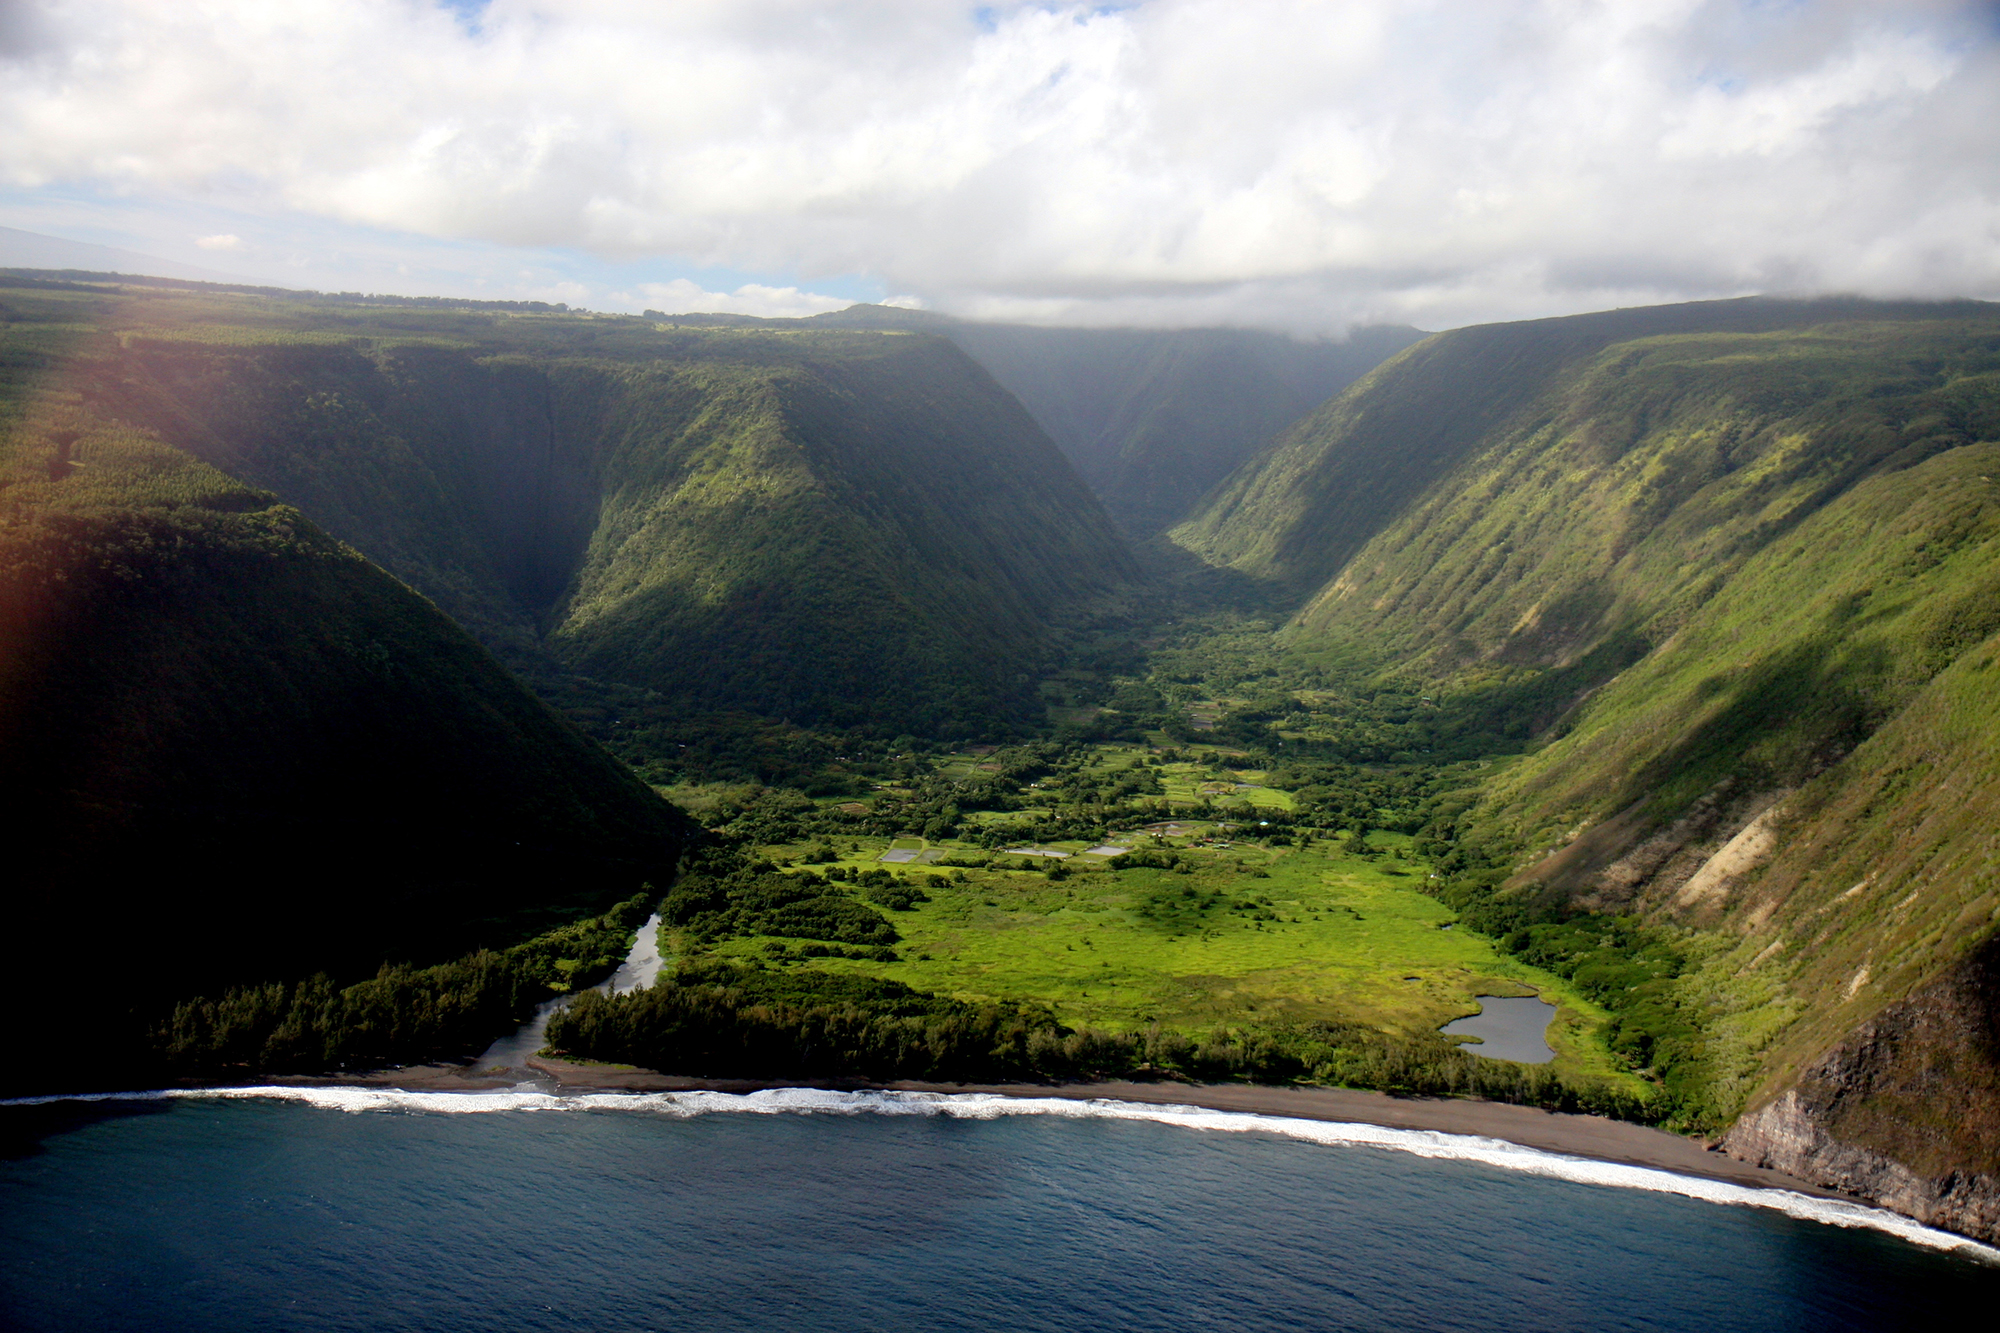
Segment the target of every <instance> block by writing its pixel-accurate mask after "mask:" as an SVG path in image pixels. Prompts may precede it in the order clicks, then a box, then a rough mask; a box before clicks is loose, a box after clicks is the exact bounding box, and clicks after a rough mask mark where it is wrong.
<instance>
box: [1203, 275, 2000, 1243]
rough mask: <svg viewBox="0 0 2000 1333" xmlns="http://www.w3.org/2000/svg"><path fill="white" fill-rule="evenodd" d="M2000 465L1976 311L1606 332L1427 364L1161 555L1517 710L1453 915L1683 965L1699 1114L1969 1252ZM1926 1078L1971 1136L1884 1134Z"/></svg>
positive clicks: (1302, 644)
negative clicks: (1462, 907)
mask: <svg viewBox="0 0 2000 1333" xmlns="http://www.w3.org/2000/svg"><path fill="white" fill-rule="evenodd" d="M1996 441H2000V312H1996V310H1995V308H1994V307H1992V306H1985V305H1978V304H1974V303H1945V304H1936V305H1928V306H1926V305H1877V304H1870V303H1862V302H1803V303H1801V302H1775V301H1747V302H1726V303H1711V304H1708V305H1697V306H1687V307H1672V308H1666V309H1662V310H1652V311H1647V310H1636V311H1619V312H1613V313H1610V314H1606V315H1593V316H1584V317H1579V318H1576V319H1566V320H1550V321H1538V322H1533V323H1529V324H1523V325H1512V326H1492V327H1488V328H1482V329H1472V330H1460V331H1457V332H1454V333H1450V334H1444V335H1439V336H1438V337H1437V338H1434V339H1432V340H1430V341H1429V342H1426V343H1424V344H1421V345H1419V346H1418V347H1415V348H1412V349H1411V350H1410V351H1408V352H1406V353H1404V354H1403V355H1401V356H1400V357H1398V358H1396V359H1394V360H1392V361H1390V362H1389V363H1387V364H1385V365H1384V366H1382V367H1381V368H1379V369H1378V370H1377V371H1375V372H1374V373H1373V374H1371V375H1370V376H1369V377H1367V378H1366V379H1364V380H1363V381H1362V382H1361V383H1359V384H1357V385H1356V386H1355V387H1354V388H1352V389H1350V390H1349V391H1347V392H1346V393H1345V394H1343V395H1341V396H1340V397H1339V398H1338V399H1336V400H1335V401H1334V402H1333V403H1330V404H1329V405H1328V406H1327V407H1326V408H1324V409H1322V410H1321V411H1320V412H1319V413H1316V414H1315V415H1314V416H1313V417H1311V418H1308V419H1307V421H1305V422H1303V423H1301V424H1300V426H1299V427H1297V428H1296V429H1295V430H1294V431H1293V432H1291V433H1290V434H1289V435H1287V436H1286V437H1285V438H1284V439H1282V440H1281V441H1280V442H1279V443H1278V444H1276V445H1274V446H1273V448H1272V449H1271V450H1270V451H1269V452H1267V453H1266V454H1265V455H1264V456H1263V457H1262V458H1261V459H1259V460H1258V461H1257V462H1256V463H1254V464H1252V465H1250V466H1248V467H1246V468H1245V469H1244V470H1243V471H1242V472H1241V473H1239V474H1238V475H1237V476H1236V477H1234V478H1232V480H1231V481H1230V482H1229V483H1228V484H1226V485H1225V486H1224V487H1223V488H1222V489H1221V490H1219V491H1218V492H1217V494H1216V497H1215V498H1214V500H1213V502H1212V503H1211V505H1210V506H1209V508H1208V509H1207V510H1206V512H1205V513H1203V514H1202V515H1200V516H1198V517H1197V518H1196V519H1195V520H1192V521H1190V523H1188V524H1186V525H1183V526H1182V527H1181V528H1179V529H1177V530H1176V532H1175V534H1174V536H1175V539H1176V540H1177V541H1180V542H1182V543H1184V544H1185V545H1187V546H1188V547H1189V548H1190V549H1192V550H1194V551H1196V552H1198V553H1201V554H1203V555H1204V556H1205V557H1206V558H1208V559H1211V560H1215V561H1218V562H1223V563H1225V564H1226V565H1228V567H1231V568H1234V569H1237V570H1240V571H1242V572H1244V573H1246V574H1249V575H1251V576H1253V577H1256V578H1259V579H1263V580H1266V581H1267V582H1269V583H1270V584H1271V585H1273V586H1277V587H1283V588H1289V589H1292V590H1293V594H1294V596H1295V597H1296V598H1297V599H1298V605H1299V610H1298V613H1297V615H1296V616H1295V618H1294V620H1293V622H1292V624H1291V625H1290V627H1289V628H1288V629H1287V630H1286V632H1285V635H1284V638H1285V641H1286V643H1287V644H1288V645H1289V646H1290V647H1291V648H1292V649H1293V650H1294V651H1295V652H1299V653H1302V654H1305V655H1307V656H1308V657H1318V658H1324V659H1329V660H1334V661H1338V662H1340V663H1342V664H1344V665H1345V666H1346V667H1347V668H1349V669H1357V670H1361V671H1363V672H1364V673H1366V672H1373V673H1375V674H1376V676H1377V678H1389V677H1395V678H1397V679H1399V680H1402V681H1404V682H1415V683H1416V688H1417V692H1420V693H1422V694H1423V695H1425V696H1426V698H1427V700H1428V701H1429V703H1430V704H1431V706H1432V707H1433V709H1434V710H1435V712H1436V713H1437V714H1438V715H1439V716H1440V717H1441V718H1447V719H1448V718H1453V717H1458V718H1467V717H1470V718H1474V719H1476V718H1478V717H1479V716H1482V715H1486V714H1491V715H1494V716H1505V717H1511V718H1530V719H1532V726H1533V729H1534V730H1535V731H1536V732H1537V733H1538V734H1537V737H1536V740H1535V743H1534V744H1532V745H1530V746H1528V747H1526V748H1527V753H1525V754H1524V755H1522V756H1521V757H1520V758H1518V759H1515V760H1513V761H1511V762H1510V763H1508V764H1506V765H1504V766H1502V767H1500V768H1499V769H1497V770H1495V771H1494V773H1493V775H1492V776H1490V777H1489V778H1488V779H1487V780H1486V781H1485V782H1484V783H1483V784H1482V786H1481V788H1480V789H1479V791H1478V793H1477V795H1476V798H1475V799H1473V800H1472V801H1471V802H1470V804H1469V805H1468V806H1466V808H1463V809H1460V808H1458V805H1463V804H1464V803H1463V802H1460V803H1458V805H1454V807H1453V809H1452V812H1451V813H1450V814H1449V815H1448V816H1441V817H1440V820H1439V822H1438V824H1437V826H1436V827H1435V828H1434V830H1433V839H1434V840H1433V843H1432V845H1434V846H1435V847H1437V848H1439V849H1441V850H1442V851H1443V853H1444V855H1443V864H1444V865H1445V866H1446V868H1447V871H1448V873H1449V874H1450V875H1451V876H1452V877H1453V879H1452V883H1453V885H1454V886H1455V887H1454V888H1453V889H1452V890H1451V891H1453V892H1455V893H1457V894H1459V896H1460V897H1461V898H1464V899H1465V900H1466V901H1472V902H1480V903H1485V904H1488V905H1491V906H1492V907H1493V908H1494V909H1495V910H1498V908H1501V907H1505V908H1506V909H1507V910H1508V911H1511V912H1515V913H1516V916H1515V918H1514V919H1516V920H1520V919H1545V918H1561V917H1564V916H1573V914H1577V913H1583V914H1586V915H1584V916H1580V917H1574V918H1573V919H1576V920H1580V921H1605V920H1606V919H1608V918H1611V917H1619V918H1624V919H1627V920H1636V921H1638V922H1641V923H1644V928H1646V929H1649V930H1651V931H1653V932H1655V933H1656V935H1657V938H1658V939H1660V940H1661V941H1662V947H1667V946H1669V945H1670V946H1671V948H1672V949H1673V950H1675V951H1676V956H1678V957H1679V958H1680V959H1681V960H1682V966H1683V968H1684V971H1683V973H1682V974H1681V975H1679V976H1678V977H1677V978H1675V979H1674V980H1673V981H1672V983H1671V984H1670V985H1669V986H1668V987H1667V989H1666V990H1665V991H1664V992H1660V991H1659V990H1658V988H1656V987H1653V988H1648V990H1649V992H1652V993H1651V995H1650V997H1649V998H1648V999H1647V1000H1646V1001H1645V1002H1646V1003H1649V1004H1657V1005H1659V1006H1662V1007H1664V1008H1665V1009H1668V1010H1671V1011H1672V1013H1671V1016H1670V1021H1668V1022H1666V1023H1664V1024H1663V1030H1664V1028H1665V1027H1671V1028H1672V1029H1673V1030H1675V1031H1677V1032H1680V1033H1683V1034H1685V1035H1684V1037H1682V1038H1679V1039H1677V1040H1676V1041H1675V1042H1671V1043H1663V1044H1662V1045H1661V1046H1660V1047H1659V1048H1658V1050H1657V1051H1656V1055H1658V1057H1659V1058H1662V1059H1666V1058H1671V1059H1673V1060H1675V1061H1677V1062H1678V1064H1677V1067H1676V1069H1675V1071H1674V1074H1675V1077H1674V1079H1672V1080H1670V1081H1671V1083H1672V1085H1673V1086H1675V1087H1677V1088H1678V1089H1680V1090H1681V1091H1680V1094H1679V1095H1682V1096H1684V1097H1685V1098H1686V1102H1685V1104H1684V1105H1683V1106H1682V1107H1681V1109H1680V1111H1679V1112H1678V1114H1681V1115H1683V1116H1685V1117H1686V1118H1687V1120H1688V1121H1689V1122H1690V1123H1696V1124H1709V1125H1726V1124H1727V1123H1729V1122H1730V1121H1731V1120H1732V1119H1734V1118H1735V1117H1736V1116H1738V1115H1739V1114H1740V1113H1741V1112H1742V1111H1743V1110H1744V1109H1745V1108H1746V1107H1748V1108H1752V1109H1753V1112H1754V1114H1753V1117H1752V1119H1751V1120H1747V1121H1745V1122H1744V1125H1745V1128H1743V1129H1742V1130H1740V1131H1739V1133H1738V1134H1737V1135H1735V1136H1732V1138H1731V1139H1730V1140H1729V1142H1730V1143H1731V1144H1732V1145H1733V1146H1736V1147H1739V1148H1741V1149H1742V1150H1743V1151H1746V1152H1753V1155H1756V1154H1757V1153H1765V1152H1767V1151H1768V1152H1771V1153H1776V1152H1778V1151H1779V1149H1778V1148H1777V1147H1773V1146H1771V1145H1773V1144H1776V1143H1778V1142H1779V1140H1780V1139H1784V1141H1786V1142H1789V1143H1791V1144H1792V1147H1790V1148H1787V1149H1784V1151H1785V1152H1789V1153H1790V1154H1791V1157H1790V1158H1789V1159H1788V1160H1792V1161H1794V1162H1796V1163H1797V1164H1798V1166H1799V1168H1800V1169H1801V1170H1803V1171H1805V1172H1806V1173H1807V1174H1808V1175H1810V1176H1812V1177H1813V1178H1816V1179H1822V1180H1824V1181H1825V1182H1826V1183H1831V1184H1836V1185H1841V1186H1843V1187H1848V1186H1849V1185H1853V1186H1854V1187H1856V1188H1860V1187H1861V1186H1863V1185H1865V1186H1866V1188H1867V1189H1869V1190H1877V1191H1887V1192H1886V1193H1882V1194H1881V1195H1880V1197H1882V1198H1883V1199H1884V1201H1886V1202H1889V1203H1891V1204H1892V1205H1893V1206H1898V1207H1909V1208H1912V1209H1917V1210H1919V1211H1921V1210H1923V1209H1932V1208H1935V1209H1942V1210H1943V1211H1940V1212H1938V1213H1937V1215H1938V1216H1940V1217H1947V1218H1955V1219H1957V1220H1955V1221H1950V1222H1949V1223H1948V1224H1950V1225H1954V1226H1960V1227H1964V1228H1969V1229H1977V1228H1979V1227H1983V1226H1988V1225H1989V1223H1988V1222H1986V1221H1981V1220H1980V1219H1981V1218H1984V1217H1986V1216H1987V1213H1984V1212H1982V1211H1981V1209H1982V1208H1988V1207H1990V1205H1989V1204H1981V1203H1969V1202H1966V1201H1967V1200H1973V1199H1977V1198H1980V1197H1983V1196H1981V1194H1980V1191H1981V1190H1982V1189H1986V1188H1988V1185H1980V1184H1978V1183H1977V1182H1976V1181H1974V1177H1982V1178H1983V1177H1988V1176H1990V1175H1991V1162H1992V1158H1991V1143H1992V1141H1993V1135H1994V1134H1995V1133H1996V1132H2000V1130H1996V1127H2000V1104H1994V1103H1992V1102H1991V1100H1990V1098H1987V1097H1986V1095H1985V1094H1984V1093H1982V1092H1981V1091H1980V1089H1981V1088H1982V1087H1987V1086H1989V1085H1990V1077H1991V1074H1990V1070H1991V1061H1992V1048H1991V1045H1990V1040H1989V1038H1988V1037H1986V1036H1982V1035H1981V1034H1982V1033H1985V1032H1987V1031H1989V1029H1988V1028H1982V1027H1981V1026H1980V1024H1981V1023H1982V1022H1985V1021H1987V1020H1983V1019H1980V1018H1979V1017H1978V1015H1979V1014H1980V1013H1990V1007H1989V1008H1987V1009H1981V1008H1980V1006H1981V1005H1988V1006H1990V1004H1991V999H1992V997H1991V993H1990V991H1982V990H1981V988H1982V987H1987V986H1989V984H1990V982H1991V981H1992V975H1993V974H1992V970H1991V968H1990V966H1988V965H1985V964H1981V963H1978V962H1977V961H1976V960H1977V959H1979V958H1982V957H1987V956H1988V954H1983V953H1981V952H1980V951H1981V950H1989V951H1990V948H1991V945H1990V941H1991V940H1992V938H1993V931H1994V927H1995V924H1996V922H2000V880H1996V864H1995V851H1996V844H1995V842H1994V839H1993V833H1992V830H1993V829H1994V828H1995V827H1996V826H2000V824H1996V821H2000V808H1996V805H1995V802H1996V800H2000V796H1996V793H2000V692H1996V691H1995V690H1994V689H1993V687H1992V681H1993V679H1994V677H1993V676H1992V675H1991V672H1992V670H1993V668H1994V664H1995V663H1996V661H2000V637H1996V634H2000V609H1996V608H2000V481H1996V478H2000V443H1996ZM1440 726H1441V728H1442V724H1440ZM1440 734H1443V731H1442V730H1441V731H1440ZM1520 913H1527V914H1529V915H1528V917H1527V918H1522V917H1521V916H1520V915H1519V914H1520ZM1537 913H1539V914H1542V916H1541V918H1536V917H1535V916H1534V914H1537ZM1982 995H1984V996H1985V998H1980V997H1981V996H1982ZM1952 997H1956V998H1952ZM1615 1007H1616V1006H1615V1004H1614V1008H1615ZM1950 1015H1957V1016H1958V1017H1955V1018H1954V1017H1950ZM1885 1052H1890V1054H1885ZM1918 1071H1921V1072H1922V1078H1919V1077H1918ZM1982 1071H1986V1072H1982ZM1924 1078H1927V1079H1930V1080H1931V1082H1930V1083H1929V1084H1924V1083H1923V1079H1924ZM1982 1080H1988V1082H1982ZM1917 1086H1932V1087H1935V1088H1938V1089H1942V1090H1945V1091H1944V1092H1942V1093H1941V1094H1940V1095H1945V1096H1949V1097H1952V1098H1955V1099H1956V1100H1955V1101H1954V1102H1953V1105H1954V1108H1955V1114H1954V1115H1952V1116H1949V1117H1940V1118H1935V1119H1933V1120H1932V1121H1928V1122H1925V1128H1924V1129H1923V1131H1922V1133H1921V1134H1915V1133H1914V1131H1913V1135H1903V1136H1898V1135H1897V1134H1892V1133H1889V1132H1888V1130H1887V1129H1886V1128H1885V1127H1887V1126H1891V1125H1895V1124H1899V1123H1904V1122H1905V1121H1906V1120H1907V1118H1908V1115H1909V1114H1910V1108H1911V1107H1913V1106H1914V1105H1916V1101H1915V1100H1913V1094H1911V1093H1910V1092H1909V1091H1908V1090H1909V1089H1910V1088H1912V1087H1917ZM1759 1126H1761V1127H1762V1128H1761V1129H1759V1128H1758V1127H1759ZM1808 1130H1810V1132H1808ZM1760 1133H1761V1134H1765V1136H1766V1137H1765V1138H1763V1139H1759V1138H1758V1137H1757V1135H1758V1134H1760ZM1786 1135H1790V1138H1789V1139H1785V1136H1786ZM1814 1135H1817V1136H1818V1137H1813V1136H1814ZM1772 1136H1776V1137H1772ZM1801 1136H1803V1137H1801ZM1760 1144H1761V1145H1763V1146H1757V1145H1760ZM1802 1145H1803V1146H1802ZM1919 1148H1921V1151H1919ZM1753 1149H1754V1151H1753ZM1843 1154H1863V1155H1864V1156H1866V1155H1869V1154H1872V1155H1873V1157H1874V1158H1880V1159H1881V1161H1882V1162H1884V1163H1889V1164H1894V1165H1895V1169H1894V1170H1891V1169H1890V1167H1889V1166H1882V1167H1881V1168H1880V1169H1879V1170H1873V1173H1872V1174H1871V1173H1870V1172H1868V1171H1863V1170H1862V1169H1861V1168H1860V1167H1858V1166H1855V1165H1854V1163H1855V1162H1859V1161H1862V1160H1863V1158H1861V1157H1850V1156H1843ZM1869 1160H1873V1158H1869ZM1896 1171H1902V1172H1905V1173H1906V1175H1907V1177H1908V1178H1907V1179H1905V1178H1904V1176H1898V1175H1896ZM1952 1171H1958V1172H1960V1173H1961V1176H1962V1177H1963V1180H1962V1181H1961V1182H1960V1183H1959V1184H1957V1185H1952V1184H1950V1183H1949V1181H1950V1179H1951V1172H1952ZM1892 1179H1893V1180H1895V1181H1901V1182H1902V1183H1900V1184H1895V1185H1893V1188H1892V1186H1891V1184H1889V1183H1887V1182H1891V1181H1892ZM1911 1181H1930V1182H1932V1184H1931V1185H1923V1186H1921V1188H1920V1187H1919V1186H1918V1185H1913V1184H1911V1183H1910V1182H1911ZM1938 1182H1946V1183H1942V1184H1941V1183H1938ZM1967 1182H1970V1183H1967ZM1989 1184H1990V1182H1989ZM1924 1190H1931V1191H1932V1193H1933V1194H1935V1195H1936V1198H1935V1199H1933V1200H1932V1202H1930V1203H1923V1202H1922V1201H1921V1200H1922V1198H1929V1197H1930V1196H1929V1195H1924V1194H1923V1191H1924ZM1912 1191H1915V1192H1914V1193H1913V1192H1912ZM1947 1195H1949V1196H1950V1200H1946V1196H1947ZM1940 1200H1946V1201H1945V1202H1940ZM1952 1200H1955V1202H1953V1201H1952ZM1912 1201H1916V1202H1912ZM1952 1209H1958V1211H1957V1212H1953V1211H1951V1210H1952Z"/></svg>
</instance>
